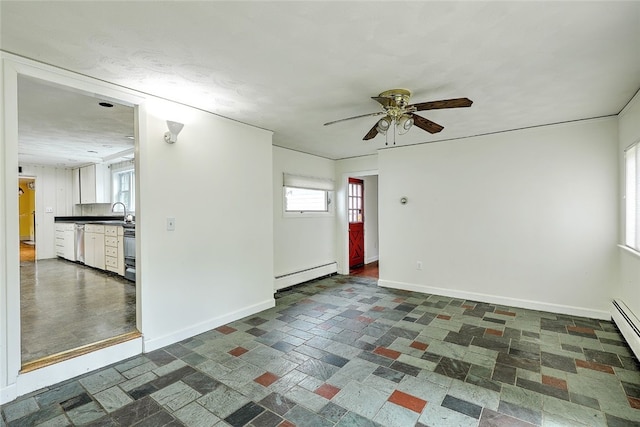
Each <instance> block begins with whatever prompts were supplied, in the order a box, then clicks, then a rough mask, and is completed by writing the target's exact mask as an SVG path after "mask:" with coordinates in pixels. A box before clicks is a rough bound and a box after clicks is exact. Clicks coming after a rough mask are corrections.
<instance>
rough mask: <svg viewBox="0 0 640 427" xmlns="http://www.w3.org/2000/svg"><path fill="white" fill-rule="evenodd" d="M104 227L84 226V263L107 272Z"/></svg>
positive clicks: (95, 225) (96, 225) (97, 225)
mask: <svg viewBox="0 0 640 427" xmlns="http://www.w3.org/2000/svg"><path fill="white" fill-rule="evenodd" d="M104 228H105V226H104V225H99V224H86V225H85V226H84V263H85V265H88V266H90V267H95V268H99V269H101V270H105V264H104V261H105V251H104Z"/></svg>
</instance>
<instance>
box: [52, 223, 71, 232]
mask: <svg viewBox="0 0 640 427" xmlns="http://www.w3.org/2000/svg"><path fill="white" fill-rule="evenodd" d="M75 226H76V224H75V223H73V222H56V231H73V230H74V229H75Z"/></svg>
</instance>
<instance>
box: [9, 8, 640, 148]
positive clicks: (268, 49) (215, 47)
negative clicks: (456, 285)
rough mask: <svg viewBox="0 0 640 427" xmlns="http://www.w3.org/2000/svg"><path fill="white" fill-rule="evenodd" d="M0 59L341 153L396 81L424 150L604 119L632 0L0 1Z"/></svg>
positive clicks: (630, 32)
mask: <svg viewBox="0 0 640 427" xmlns="http://www.w3.org/2000/svg"><path fill="white" fill-rule="evenodd" d="M0 8H1V20H2V21H1V24H2V30H1V31H2V33H1V35H2V38H1V40H2V41H1V48H2V49H3V50H5V51H8V52H12V53H15V54H18V55H23V56H26V57H29V58H34V59H36V60H38V61H42V62H45V63H48V64H52V65H55V66H59V67H62V68H65V69H68V70H72V71H75V72H78V73H82V74H86V75H90V76H93V77H96V78H99V79H103V80H106V81H110V82H113V83H116V84H119V85H122V86H125V87H129V88H132V89H136V90H140V91H143V92H147V93H152V94H154V95H158V96H162V97H165V98H168V99H172V100H175V101H179V102H183V103H185V104H189V105H192V106H195V107H198V108H201V109H204V110H207V111H211V112H214V113H216V114H219V115H222V116H225V117H229V118H232V119H235V120H239V121H242V122H245V123H249V124H252V125H256V126H259V127H262V128H266V129H270V130H273V131H274V137H273V141H274V144H275V145H278V146H283V147H289V148H292V149H296V150H300V151H304V152H308V153H313V154H317V155H321V156H325V157H328V158H333V159H338V158H346V157H352V156H358V155H364V154H372V153H375V152H376V150H377V149H380V148H383V147H384V137H383V136H380V135H379V136H377V137H376V138H374V139H373V140H371V141H369V142H364V141H362V137H363V136H364V134H365V133H366V132H367V131H368V130H369V129H370V128H371V126H372V125H373V123H374V122H375V118H372V117H369V118H363V119H358V120H352V121H348V122H343V123H339V124H335V125H333V126H329V127H324V126H323V125H322V124H323V123H325V122H328V121H331V120H336V119H340V118H343V117H349V116H354V115H359V114H365V113H369V112H375V111H378V109H379V106H378V104H377V103H376V102H374V101H373V100H371V99H370V97H371V96H375V95H377V94H378V93H379V92H382V91H384V90H386V89H391V88H396V87H400V88H407V89H410V90H412V91H413V93H414V96H413V98H412V101H413V102H422V101H431V100H439V99H447V98H456V97H468V98H470V99H472V100H473V101H474V104H473V106H472V107H471V108H463V109H451V110H439V111H428V112H423V113H421V114H422V115H423V116H425V117H427V118H429V119H431V120H433V121H435V122H437V123H439V124H441V125H443V126H444V130H443V131H442V132H440V133H439V134H435V135H430V134H428V133H425V132H423V131H421V130H420V129H417V128H414V129H412V130H411V131H410V132H409V133H408V134H406V135H403V136H401V137H398V138H397V143H398V144H399V145H400V144H416V143H424V142H434V141H441V140H447V139H451V138H460V137H466V136H472V135H479V134H485V133H491V132H499V131H505V130H511V129H518V128H524V127H530V126H538V125H544V124H550V123H558V122H565V121H571V120H579V119H585V118H592V117H600V116H607V115H613V114H617V113H618V112H620V110H621V109H622V108H623V107H624V106H625V105H626V104H627V103H628V101H629V100H630V99H631V98H632V97H633V95H634V94H635V92H636V91H638V89H639V88H640V47H639V46H640V2H638V1H624V2H615V1H599V2H598V1H592V2H576V1H567V2H520V1H518V2H516V1H514V2H480V1H476V2H452V1H448V2H397V1H377V2H363V1H359V2H331V1H322V2H307V1H304V2H302V1H301V2H269V1H262V2H183V1H180V2H24V1H18V2H11V1H2V2H0Z"/></svg>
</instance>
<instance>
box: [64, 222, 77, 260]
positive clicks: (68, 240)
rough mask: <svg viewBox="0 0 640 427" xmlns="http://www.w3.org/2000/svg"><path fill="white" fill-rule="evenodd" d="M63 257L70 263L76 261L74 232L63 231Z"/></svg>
mask: <svg viewBox="0 0 640 427" xmlns="http://www.w3.org/2000/svg"><path fill="white" fill-rule="evenodd" d="M64 257H65V258H66V259H68V260H70V261H75V260H76V233H75V231H74V230H65V231H64Z"/></svg>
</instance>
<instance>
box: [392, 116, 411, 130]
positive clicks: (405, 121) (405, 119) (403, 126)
mask: <svg viewBox="0 0 640 427" xmlns="http://www.w3.org/2000/svg"><path fill="white" fill-rule="evenodd" d="M411 126H413V117H411V116H407V115H404V116H402V117H400V118H399V119H398V121H397V123H396V128H397V129H398V135H404V134H405V133H407V132H409V129H411Z"/></svg>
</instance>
